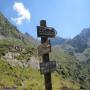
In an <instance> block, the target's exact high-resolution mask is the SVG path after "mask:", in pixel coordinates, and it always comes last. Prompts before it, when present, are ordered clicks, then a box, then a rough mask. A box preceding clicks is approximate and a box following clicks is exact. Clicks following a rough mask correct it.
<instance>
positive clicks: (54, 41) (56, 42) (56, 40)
mask: <svg viewBox="0 0 90 90" xmlns="http://www.w3.org/2000/svg"><path fill="white" fill-rule="evenodd" d="M50 41H51V44H52V46H55V45H63V44H64V43H65V42H66V41H68V39H64V38H61V37H58V36H57V37H55V38H52V39H50Z"/></svg>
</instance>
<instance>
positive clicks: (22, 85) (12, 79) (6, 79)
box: [0, 60, 79, 90]
mask: <svg viewBox="0 0 90 90" xmlns="http://www.w3.org/2000/svg"><path fill="white" fill-rule="evenodd" d="M52 85H53V90H62V89H60V88H62V87H67V88H72V89H74V90H78V88H79V85H78V84H76V83H75V82H72V81H70V80H65V79H63V78H62V77H61V76H60V75H59V74H58V73H56V72H54V73H52ZM0 87H11V88H12V87H18V90H30V88H31V90H44V76H43V75H41V74H40V71H39V70H35V69H32V68H31V67H27V68H21V67H19V66H16V67H11V66H10V65H9V64H8V63H7V62H6V61H5V60H0Z"/></svg>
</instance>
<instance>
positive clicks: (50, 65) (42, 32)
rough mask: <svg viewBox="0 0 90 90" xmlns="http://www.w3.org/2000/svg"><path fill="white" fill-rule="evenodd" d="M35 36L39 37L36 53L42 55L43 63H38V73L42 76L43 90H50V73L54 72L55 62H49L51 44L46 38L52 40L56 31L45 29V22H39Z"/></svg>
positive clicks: (49, 28)
mask: <svg viewBox="0 0 90 90" xmlns="http://www.w3.org/2000/svg"><path fill="white" fill-rule="evenodd" d="M37 36H38V37H41V45H40V46H38V53H39V55H42V60H43V63H40V71H41V73H42V74H44V79H45V90H52V81H51V72H52V71H54V70H55V68H56V62H55V61H49V52H50V51H51V44H50V42H49V41H48V38H54V37H55V36H56V31H55V29H54V28H52V27H47V25H46V21H45V20H41V21H40V26H37Z"/></svg>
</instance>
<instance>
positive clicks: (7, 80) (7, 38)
mask: <svg viewBox="0 0 90 90" xmlns="http://www.w3.org/2000/svg"><path fill="white" fill-rule="evenodd" d="M88 37H89V36H88ZM86 38H87V37H86ZM72 40H73V39H72ZM72 40H70V39H63V38H61V37H60V38H59V37H56V38H55V39H51V44H52V45H53V46H54V47H53V48H52V52H51V53H50V59H51V60H55V61H56V63H57V64H56V65H57V67H56V72H54V73H52V83H53V90H90V64H89V63H90V59H88V60H87V63H82V62H80V61H79V60H78V59H76V57H75V55H74V54H73V53H71V52H72V51H75V50H76V47H74V46H73V45H72V44H71V43H69V42H71V41H72ZM77 40H78V39H77ZM77 40H76V41H77ZM88 42H89V41H88ZM74 43H75V42H74ZM37 45H38V41H37V40H36V39H34V38H33V37H32V36H31V35H30V34H28V33H25V34H23V33H21V32H20V31H19V30H18V29H17V28H16V27H15V26H14V25H12V24H11V23H10V22H9V21H8V19H7V18H6V17H5V16H4V15H3V14H2V13H0V89H1V88H3V87H4V88H5V87H6V88H13V87H16V88H18V90H24V89H25V90H44V84H43V83H44V82H42V80H43V81H44V78H43V77H42V75H41V74H40V70H39V67H38V66H39V63H40V62H41V57H40V56H38V53H37V49H36V47H37ZM88 47H89V44H88ZM74 49H75V50H74ZM65 50H68V51H69V53H68V52H66V51H65ZM75 53H77V52H75ZM89 53H90V48H86V49H85V50H84V52H83V54H84V55H85V56H87V57H88V58H89V55H90V54H89Z"/></svg>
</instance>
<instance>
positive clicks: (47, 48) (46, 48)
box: [38, 42, 51, 55]
mask: <svg viewBox="0 0 90 90" xmlns="http://www.w3.org/2000/svg"><path fill="white" fill-rule="evenodd" d="M49 52H51V45H50V44H49V43H48V42H45V43H43V44H41V45H39V46H38V54H39V55H44V54H47V53H49Z"/></svg>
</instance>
